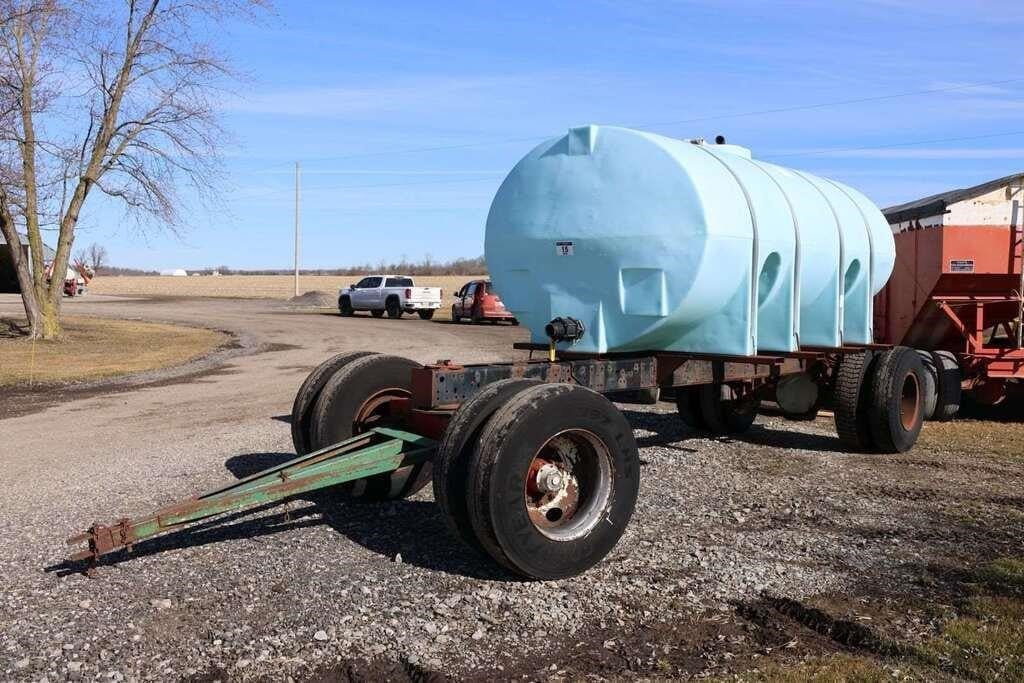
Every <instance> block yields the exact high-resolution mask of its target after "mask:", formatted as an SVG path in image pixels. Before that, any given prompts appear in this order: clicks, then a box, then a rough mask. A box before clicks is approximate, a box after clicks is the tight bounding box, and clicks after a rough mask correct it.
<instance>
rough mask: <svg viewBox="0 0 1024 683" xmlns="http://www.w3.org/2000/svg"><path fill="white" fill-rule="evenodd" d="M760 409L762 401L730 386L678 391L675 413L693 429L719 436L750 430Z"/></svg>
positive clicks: (699, 387) (697, 387) (682, 388)
mask: <svg viewBox="0 0 1024 683" xmlns="http://www.w3.org/2000/svg"><path fill="white" fill-rule="evenodd" d="M760 407H761V401H760V400H758V399H757V398H755V397H754V396H752V395H750V394H749V393H748V394H746V395H744V394H743V393H742V390H741V388H739V387H734V386H732V385H729V384H703V385H700V386H695V387H679V388H677V389H676V410H678V412H679V417H681V418H682V419H683V422H684V423H685V424H686V425H687V426H688V427H690V428H691V429H695V430H697V431H700V432H708V433H710V434H714V435H718V436H726V435H729V434H741V433H743V432H745V431H747V430H748V429H750V426H751V425H752V424H754V419H755V418H756V417H757V411H758V409H759V408H760Z"/></svg>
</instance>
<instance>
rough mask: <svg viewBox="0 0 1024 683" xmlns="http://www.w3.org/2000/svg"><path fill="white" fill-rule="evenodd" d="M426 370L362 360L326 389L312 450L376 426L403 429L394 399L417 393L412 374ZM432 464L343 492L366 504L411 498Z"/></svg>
mask: <svg viewBox="0 0 1024 683" xmlns="http://www.w3.org/2000/svg"><path fill="white" fill-rule="evenodd" d="M418 367H421V366H420V365H419V363H416V362H414V361H411V360H409V359H407V358H399V357H398V356H388V355H383V354H379V355H372V356H367V357H365V358H359V359H357V360H354V361H352V362H351V363H349V364H347V365H346V366H344V367H343V368H342V369H341V370H339V371H338V372H336V373H335V374H334V376H333V377H331V379H330V381H328V382H327V384H326V385H325V386H324V388H323V390H322V391H321V392H320V396H319V398H317V401H316V407H315V409H314V413H313V431H312V439H311V441H312V444H311V445H312V446H313V448H315V449H320V448H325V447H327V446H330V445H332V444H335V443H338V442H339V441H343V440H345V439H347V438H349V437H351V436H353V435H355V434H361V433H363V432H365V431H367V430H369V429H372V428H374V427H389V426H401V425H402V424H403V416H402V415H399V414H395V413H394V412H393V406H394V404H393V403H392V399H395V398H408V397H409V396H410V395H411V393H412V370H413V369H414V368H418ZM430 477H431V466H430V463H429V462H428V463H423V464H419V465H411V466H408V467H403V468H400V469H397V470H395V471H393V472H386V473H383V474H376V475H374V476H372V477H368V478H366V479H360V480H359V481H356V482H353V483H352V484H351V485H346V486H344V487H343V490H344V492H345V493H346V494H347V495H349V496H351V497H352V498H355V499H357V500H362V501H383V500H394V499H398V498H406V497H408V496H411V495H413V494H414V493H416V492H417V491H419V490H420V489H421V488H423V487H424V486H425V485H426V484H427V482H429V481H430Z"/></svg>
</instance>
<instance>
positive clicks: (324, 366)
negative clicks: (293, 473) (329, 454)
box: [291, 351, 374, 455]
mask: <svg viewBox="0 0 1024 683" xmlns="http://www.w3.org/2000/svg"><path fill="white" fill-rule="evenodd" d="M373 353H374V352H373V351H354V352H349V353H339V354H338V355H336V356H332V357H330V358H328V359H327V360H325V361H324V362H323V363H321V364H320V365H318V366H317V367H316V368H314V369H313V371H312V372H311V373H309V376H307V377H306V379H305V381H303V382H302V385H301V386H300V387H299V390H298V392H296V394H295V401H294V402H293V403H292V422H291V425H292V445H293V446H294V447H295V453H296V454H298V455H305V454H306V453H309V452H311V451H312V450H313V448H312V447H311V443H312V441H311V439H312V430H313V419H314V418H313V412H314V409H315V407H316V400H317V398H319V397H320V392H321V391H323V388H324V386H326V384H327V382H329V381H330V379H331V377H333V376H334V373H336V372H337V371H338V370H340V369H341V368H343V367H344V366H346V365H348V364H349V363H351V362H352V361H354V360H356V359H357V358H362V357H363V356H369V355H371V354H373Z"/></svg>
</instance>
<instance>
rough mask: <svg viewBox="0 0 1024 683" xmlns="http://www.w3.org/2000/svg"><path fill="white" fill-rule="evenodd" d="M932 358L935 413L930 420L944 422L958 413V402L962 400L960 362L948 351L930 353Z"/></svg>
mask: <svg viewBox="0 0 1024 683" xmlns="http://www.w3.org/2000/svg"><path fill="white" fill-rule="evenodd" d="M932 358H933V359H934V361H935V372H936V382H935V394H936V400H935V412H934V413H933V415H932V419H933V420H936V421H938V422H946V421H948V420H952V419H953V418H954V417H955V416H956V414H957V413H958V412H960V402H961V401H962V400H963V390H962V389H961V387H960V383H961V382H962V381H963V372H962V371H961V370H960V361H958V360H957V357H956V355H955V354H953V353H952V352H950V351H932Z"/></svg>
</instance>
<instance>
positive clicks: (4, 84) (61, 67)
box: [0, 0, 265, 338]
mask: <svg viewBox="0 0 1024 683" xmlns="http://www.w3.org/2000/svg"><path fill="white" fill-rule="evenodd" d="M264 5H265V0H120V1H119V2H91V1H90V0H0V230H2V231H3V235H4V237H5V238H6V239H7V241H8V242H9V243H10V245H11V252H12V254H13V255H14V261H15V264H14V265H15V267H16V268H17V271H18V282H19V284H20V286H21V291H22V301H23V303H24V306H25V313H26V315H27V317H28V319H29V323H30V326H31V334H32V335H33V336H36V337H42V338H53V337H56V336H59V335H60V332H61V327H60V304H61V296H62V290H63V274H64V273H65V272H66V271H67V267H68V261H69V258H70V255H71V245H72V242H73V240H74V236H75V228H76V226H77V224H78V220H79V217H80V215H81V212H82V209H83V207H84V206H85V203H86V200H87V198H88V197H89V196H90V195H92V194H95V193H96V192H97V191H98V192H100V193H102V194H104V195H106V196H107V197H110V198H112V199H113V200H114V201H116V202H119V203H121V204H122V205H123V206H124V208H125V209H126V210H127V211H128V212H129V213H130V214H133V215H134V216H135V217H136V218H138V219H140V220H142V221H152V222H154V223H157V224H160V225H163V226H167V227H170V228H171V229H174V228H175V227H176V226H178V225H179V219H180V215H179V207H180V201H179V197H178V194H177V193H178V191H179V189H180V187H181V186H182V185H186V186H191V187H192V188H194V189H195V190H196V191H197V192H200V193H202V192H204V191H208V189H209V188H210V185H211V182H212V180H214V176H215V174H216V171H217V169H218V167H219V156H218V150H219V147H220V145H219V142H220V140H221V139H222V131H221V129H220V127H219V125H218V121H217V116H216V109H215V106H214V105H215V103H214V98H215V96H216V95H217V94H219V93H220V92H221V87H222V85H223V84H224V83H226V82H227V80H228V79H229V78H230V76H231V73H230V72H229V69H228V66H227V62H226V60H225V58H224V57H223V56H222V55H220V54H218V53H217V52H216V50H214V49H213V47H212V46H211V42H212V38H214V37H215V35H214V32H215V31H216V30H217V28H218V27H219V26H222V24H223V21H224V20H225V19H226V18H227V17H230V16H237V15H240V14H241V15H249V14H250V13H251V12H253V11H254V10H255V9H257V8H258V7H261V6H264ZM43 228H51V229H54V230H56V232H57V245H56V254H55V255H54V257H53V261H52V264H51V265H50V267H49V268H47V265H46V264H45V263H44V251H43V241H42V232H41V230H42V229H43ZM19 231H21V232H24V234H25V235H26V238H27V241H28V247H29V259H28V260H27V261H26V259H24V258H22V251H21V245H22V241H21V237H20V236H19ZM48 272H51V273H52V274H53V277H52V278H49V279H48V278H47V273H48Z"/></svg>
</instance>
